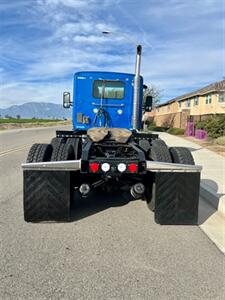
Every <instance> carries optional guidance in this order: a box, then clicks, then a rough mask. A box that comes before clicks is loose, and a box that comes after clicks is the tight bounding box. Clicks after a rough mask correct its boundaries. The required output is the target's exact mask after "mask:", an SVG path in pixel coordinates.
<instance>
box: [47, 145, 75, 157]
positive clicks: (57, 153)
mask: <svg viewBox="0 0 225 300" xmlns="http://www.w3.org/2000/svg"><path fill="white" fill-rule="evenodd" d="M73 159H75V155H74V150H73V147H72V145H70V144H69V145H68V144H58V145H56V146H55V147H54V149H53V152H52V157H51V161H60V160H62V161H65V160H73Z"/></svg>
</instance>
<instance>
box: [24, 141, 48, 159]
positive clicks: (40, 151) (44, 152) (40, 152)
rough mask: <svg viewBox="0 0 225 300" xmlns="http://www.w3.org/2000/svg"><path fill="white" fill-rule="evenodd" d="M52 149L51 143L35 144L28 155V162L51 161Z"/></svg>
mask: <svg viewBox="0 0 225 300" xmlns="http://www.w3.org/2000/svg"><path fill="white" fill-rule="evenodd" d="M52 150H53V149H52V145H50V144H33V146H32V147H31V148H30V151H29V153H28V156H27V163H31V162H42V161H50V160H51V155H52Z"/></svg>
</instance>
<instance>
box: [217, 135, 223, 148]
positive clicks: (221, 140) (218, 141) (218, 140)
mask: <svg viewBox="0 0 225 300" xmlns="http://www.w3.org/2000/svg"><path fill="white" fill-rule="evenodd" d="M215 142H216V144H218V145H222V146H225V136H220V137H218V138H217V139H216V141H215Z"/></svg>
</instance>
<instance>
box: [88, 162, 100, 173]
mask: <svg viewBox="0 0 225 300" xmlns="http://www.w3.org/2000/svg"><path fill="white" fill-rule="evenodd" d="M89 168H90V171H91V172H92V173H97V172H98V170H99V164H98V163H96V162H93V163H90V164H89Z"/></svg>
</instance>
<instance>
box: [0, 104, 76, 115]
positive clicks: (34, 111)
mask: <svg viewBox="0 0 225 300" xmlns="http://www.w3.org/2000/svg"><path fill="white" fill-rule="evenodd" d="M7 115H8V116H10V117H17V116H18V115H19V116H20V117H21V118H39V119H41V118H43V119H52V118H57V119H64V118H66V119H68V118H69V119H71V115H72V111H71V109H65V108H63V106H62V105H61V104H54V103H44V102H27V103H24V104H22V105H13V106H10V107H8V108H0V118H4V117H5V116H7Z"/></svg>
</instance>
